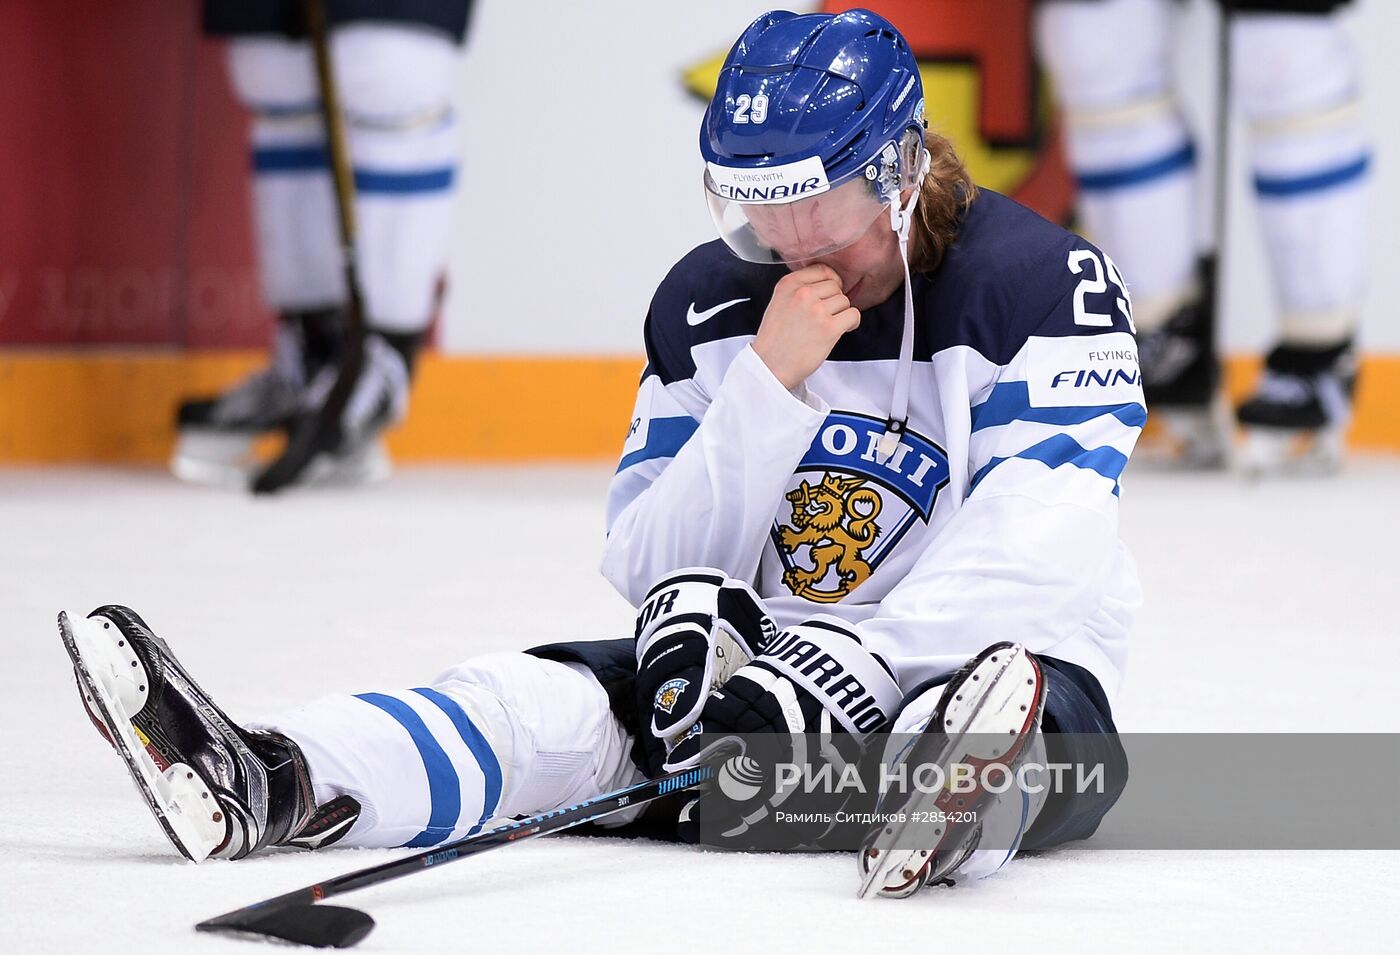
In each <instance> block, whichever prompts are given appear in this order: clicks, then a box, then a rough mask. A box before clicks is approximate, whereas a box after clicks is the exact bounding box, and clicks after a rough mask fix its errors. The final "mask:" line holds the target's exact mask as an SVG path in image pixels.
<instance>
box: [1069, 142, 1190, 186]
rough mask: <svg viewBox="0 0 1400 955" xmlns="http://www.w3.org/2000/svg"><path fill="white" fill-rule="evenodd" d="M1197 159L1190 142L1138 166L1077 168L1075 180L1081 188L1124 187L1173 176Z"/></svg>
mask: <svg viewBox="0 0 1400 955" xmlns="http://www.w3.org/2000/svg"><path fill="white" fill-rule="evenodd" d="M1195 162H1196V147H1195V145H1194V144H1192V143H1187V144H1186V145H1184V146H1182V147H1181V148H1180V149H1178V150H1177V151H1176V152H1174V153H1171V154H1169V155H1166V156H1163V157H1161V158H1160V159H1153V160H1151V161H1150V162H1145V163H1142V164H1140V165H1137V166H1124V167H1122V168H1119V169H1102V170H1098V171H1096V172H1079V171H1077V170H1076V173H1075V180H1076V181H1077V182H1078V183H1079V189H1080V191H1081V192H1104V191H1108V190H1112V189H1124V188H1127V187H1129V186H1140V185H1142V184H1143V183H1145V182H1151V181H1152V180H1154V179H1161V178H1163V177H1164V176H1170V175H1171V174H1172V173H1175V172H1180V171H1182V170H1183V169H1190V168H1191V167H1192V166H1193V165H1195Z"/></svg>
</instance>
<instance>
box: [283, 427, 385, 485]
mask: <svg viewBox="0 0 1400 955" xmlns="http://www.w3.org/2000/svg"><path fill="white" fill-rule="evenodd" d="M393 473H394V465H393V462H392V461H391V460H390V458H389V451H388V449H387V448H385V446H384V442H383V440H381V439H379V438H375V439H374V440H372V441H368V442H366V443H365V444H363V445H361V446H360V447H358V448H356V449H354V450H353V451H350V452H349V453H348V454H318V455H316V457H314V458H312V459H311V463H310V464H309V465H307V468H306V472H305V473H304V474H303V475H302V478H301V480H299V481H298V482H297V483H298V484H301V485H306V486H308V487H352V486H355V485H360V484H377V483H379V482H380V481H385V480H387V479H388V478H389V476H390V475H391V474H393Z"/></svg>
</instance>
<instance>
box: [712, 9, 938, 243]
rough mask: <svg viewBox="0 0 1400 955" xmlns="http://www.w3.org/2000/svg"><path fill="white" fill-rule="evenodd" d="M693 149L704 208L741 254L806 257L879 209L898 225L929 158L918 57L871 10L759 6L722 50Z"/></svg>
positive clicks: (856, 232) (844, 237)
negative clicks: (701, 169)
mask: <svg viewBox="0 0 1400 955" xmlns="http://www.w3.org/2000/svg"><path fill="white" fill-rule="evenodd" d="M700 152H701V155H702V156H703V157H704V159H705V195H706V198H707V200H708V201H709V205H710V213H711V215H712V216H713V217H714V220H715V225H716V227H717V228H718V230H719V234H720V236H721V237H722V238H723V239H724V241H725V243H726V244H728V246H729V247H730V249H732V250H733V251H734V253H735V254H736V255H738V256H739V257H740V258H743V259H747V260H748V261H751V262H788V263H793V262H799V261H804V260H810V259H813V258H816V257H819V256H821V255H824V254H827V253H830V252H834V251H837V250H838V249H841V248H844V247H845V246H847V245H849V244H851V243H852V242H854V241H855V240H856V239H858V238H860V237H861V236H862V235H863V234H865V232H866V231H867V230H868V229H869V228H870V226H871V224H872V223H873V222H874V220H875V218H876V217H877V216H878V215H879V214H880V213H881V212H886V213H887V214H889V215H890V224H891V227H892V228H893V229H895V230H896V231H900V227H901V221H900V212H901V211H903V210H901V200H900V194H901V192H902V191H903V190H905V189H909V188H911V187H914V186H916V185H917V184H918V182H919V180H920V178H921V177H922V175H923V172H924V170H925V169H926V168H927V166H926V161H927V160H926V154H925V152H924V99H923V84H922V82H921V80H920V77H919V67H918V63H917V62H916V61H915V59H914V55H913V53H912V52H911V51H910V49H909V44H908V43H907V42H906V41H905V39H904V37H902V36H900V34H899V31H897V30H896V29H895V28H894V26H893V25H892V24H891V23H890V22H889V21H888V20H886V19H885V18H884V17H881V16H879V15H878V14H875V13H871V12H870V11H869V10H848V11H846V12H845V13H838V14H834V15H833V14H821V13H818V14H804V15H799V14H796V13H791V12H788V11H785V10H779V11H774V12H771V13H766V14H764V15H763V16H761V17H759V18H758V19H757V20H755V21H754V22H753V23H751V24H750V25H749V27H748V29H746V30H745V31H744V32H743V34H742V35H741V36H740V37H739V39H738V41H737V42H736V43H735V44H734V47H733V49H731V50H730V51H729V56H728V57H727V58H726V59H725V61H724V66H723V67H722V68H721V70H720V76H719V85H718V88H717V89H716V90H715V95H714V98H713V99H712V100H711V101H710V105H709V108H708V109H707V110H706V111H705V119H704V122H703V124H702V126H701V131H700ZM906 228H907V226H906Z"/></svg>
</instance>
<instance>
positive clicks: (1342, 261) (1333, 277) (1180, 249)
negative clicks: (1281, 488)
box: [1037, 0, 1371, 470]
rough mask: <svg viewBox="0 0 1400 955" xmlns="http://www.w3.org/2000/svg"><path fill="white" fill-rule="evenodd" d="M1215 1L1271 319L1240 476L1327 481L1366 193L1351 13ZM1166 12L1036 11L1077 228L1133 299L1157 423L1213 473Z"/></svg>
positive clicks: (1218, 446) (1152, 5) (1202, 308)
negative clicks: (1265, 263) (1063, 132)
mask: <svg viewBox="0 0 1400 955" xmlns="http://www.w3.org/2000/svg"><path fill="white" fill-rule="evenodd" d="M1218 3H1219V4H1220V5H1221V6H1222V7H1223V8H1224V9H1225V10H1226V11H1227V13H1228V20H1229V24H1230V26H1229V34H1228V38H1229V45H1230V46H1229V57H1228V60H1229V62H1228V68H1229V72H1230V76H1229V82H1230V85H1231V95H1230V97H1229V99H1231V100H1232V101H1234V102H1236V103H1238V107H1239V112H1240V113H1241V114H1242V115H1243V117H1244V119H1245V121H1246V127H1247V132H1248V135H1247V139H1248V143H1249V164H1250V167H1251V170H1252V172H1253V180H1254V198H1255V200H1256V201H1255V207H1256V210H1257V213H1258V216H1259V226H1260V231H1261V232H1262V234H1263V238H1264V244H1265V246H1266V248H1267V251H1268V253H1269V261H1270V265H1271V266H1272V275H1273V287H1274V292H1275V296H1274V297H1275V299H1276V301H1277V305H1278V309H1279V313H1280V314H1279V321H1278V325H1277V339H1276V344H1275V345H1274V347H1273V348H1272V349H1271V350H1270V351H1269V353H1268V356H1267V358H1266V360H1265V363H1264V375H1263V377H1262V378H1261V379H1260V383H1259V387H1258V389H1257V391H1256V392H1255V393H1254V394H1253V395H1252V396H1250V397H1249V398H1248V399H1247V400H1246V401H1244V402H1243V403H1242V404H1241V405H1240V406H1239V408H1238V410H1237V417H1238V420H1239V423H1240V424H1241V425H1242V426H1243V427H1244V428H1245V430H1246V432H1247V436H1248V438H1249V440H1248V441H1247V442H1246V445H1245V455H1246V457H1245V461H1244V463H1245V464H1246V466H1247V467H1249V468H1251V469H1254V470H1276V469H1284V468H1292V467H1294V466H1297V465H1306V466H1321V467H1324V468H1333V467H1335V466H1336V465H1337V464H1338V463H1340V458H1341V446H1342V431H1343V429H1344V428H1345V426H1346V424H1347V422H1348V421H1349V419H1350V416H1351V402H1352V393H1353V391H1354V390H1355V385H1356V369H1355V357H1354V354H1353V344H1354V338H1355V334H1356V324H1357V321H1358V320H1359V318H1360V309H1361V302H1362V296H1363V294H1364V290H1365V285H1366V276H1367V272H1368V269H1367V266H1366V232H1367V228H1366V220H1367V203H1368V196H1369V195H1370V182H1371V175H1370V145H1369V143H1368V137H1367V133H1366V129H1365V126H1364V123H1363V120H1362V115H1361V110H1360V105H1361V104H1360V100H1361V75H1360V64H1359V62H1358V58H1357V55H1356V51H1355V48H1354V47H1353V45H1352V44H1351V43H1350V42H1349V41H1348V39H1347V35H1346V31H1345V29H1344V28H1343V25H1342V24H1341V23H1340V22H1338V21H1339V15H1338V13H1339V10H1340V8H1342V7H1345V6H1346V5H1347V0H1218ZM1176 6H1177V5H1176V4H1173V3H1172V2H1171V0H1042V2H1041V3H1040V5H1039V7H1038V9H1037V39H1038V45H1039V47H1040V52H1041V55H1042V57H1043V58H1044V61H1045V64H1046V67H1047V68H1048V70H1049V72H1050V74H1051V76H1052V77H1053V78H1054V81H1055V82H1054V88H1055V91H1056V93H1057V95H1058V97H1059V99H1060V102H1061V105H1062V107H1063V109H1064V111H1065V113H1066V116H1067V123H1066V129H1067V137H1066V144H1067V146H1068V151H1069V160H1070V164H1071V165H1072V166H1073V168H1074V172H1075V175H1076V177H1077V179H1078V182H1079V194H1080V201H1079V213H1080V215H1081V217H1082V218H1083V221H1084V224H1085V227H1086V228H1087V230H1088V233H1089V235H1090V236H1091V237H1092V238H1093V239H1094V241H1096V242H1098V243H1100V244H1102V245H1103V247H1104V248H1106V249H1108V250H1109V251H1110V252H1111V253H1112V254H1113V255H1114V256H1115V257H1117V258H1118V260H1119V263H1120V264H1121V265H1122V266H1123V268H1124V269H1125V270H1126V271H1127V272H1128V274H1130V275H1131V276H1132V277H1133V282H1134V283H1135V284H1134V295H1135V296H1136V305H1137V320H1138V322H1139V324H1140V326H1141V333H1142V335H1141V342H1142V369H1143V378H1144V379H1145V382H1144V383H1145V386H1146V388H1147V396H1148V400H1149V403H1150V404H1151V406H1152V410H1153V413H1154V414H1160V417H1161V420H1162V421H1163V423H1164V424H1166V425H1167V426H1168V431H1169V433H1170V436H1171V437H1173V438H1176V439H1178V440H1179V443H1180V444H1181V446H1182V450H1183V453H1184V457H1185V459H1186V463H1193V464H1217V463H1220V462H1221V461H1222V460H1223V457H1224V452H1225V449H1226V444H1227V443H1228V439H1227V437H1226V434H1225V432H1224V431H1223V430H1222V429H1221V428H1220V427H1219V424H1218V422H1217V421H1216V420H1215V418H1216V416H1215V414H1214V413H1213V410H1212V403H1213V401H1214V400H1215V396H1216V390H1217V385H1218V381H1217V380H1218V378H1219V373H1218V361H1217V358H1216V355H1215V351H1214V349H1215V338H1216V336H1215V334H1214V332H1213V325H1214V324H1215V321H1216V317H1215V316H1213V315H1212V309H1213V298H1214V295H1213V290H1212V289H1211V288H1210V287H1209V285H1210V282H1209V281H1208V280H1209V279H1212V278H1213V276H1210V275H1205V274H1201V272H1200V271H1198V269H1197V265H1196V261H1195V260H1196V234H1197V225H1196V215H1195V211H1196V209H1197V202H1196V193H1197V181H1198V176H1197V162H1196V149H1195V142H1194V139H1193V136H1192V133H1191V130H1190V127H1189V124H1188V122H1187V117H1186V113H1185V111H1184V110H1183V108H1182V104H1181V103H1180V102H1179V98H1178V96H1177V95H1176V92H1175V90H1174V84H1173V82H1172V76H1171V60H1172V55H1171V53H1172V49H1171V47H1172V44H1171V39H1172V35H1173V29H1172V27H1173V24H1172V22H1171V20H1172V17H1173V15H1174V13H1175V10H1174V8H1175V7H1176ZM1105 36H1109V37H1112V38H1113V41H1112V42H1110V43H1105V42H1104V37H1105ZM1221 68H1222V69H1225V68H1226V64H1222V65H1221ZM1216 108H1217V109H1226V108H1227V107H1226V106H1225V105H1224V104H1217V107H1216ZM1216 193H1217V195H1216V201H1217V202H1222V201H1224V194H1223V190H1222V189H1221V187H1220V186H1219V185H1217V187H1216ZM1226 264H1227V266H1228V263H1226ZM1220 318H1221V319H1223V320H1225V321H1226V322H1229V321H1232V320H1233V316H1228V315H1225V316H1220ZM1299 452H1301V453H1299Z"/></svg>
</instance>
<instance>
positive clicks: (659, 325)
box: [645, 239, 787, 384]
mask: <svg viewBox="0 0 1400 955" xmlns="http://www.w3.org/2000/svg"><path fill="white" fill-rule="evenodd" d="M786 274H787V269H786V268H785V267H783V266H781V265H756V264H754V263H752V262H745V261H744V260H742V259H740V258H738V257H737V256H735V255H734V254H733V253H732V252H730V251H729V249H728V248H727V247H726V246H725V244H724V243H723V242H721V241H720V240H719V239H715V240H714V241H712V242H706V243H705V244H704V245H701V246H697V247H696V248H694V249H692V250H691V251H690V252H689V253H687V254H686V256H685V257H684V258H682V259H681V260H680V261H679V262H677V263H676V264H675V265H674V266H672V268H671V271H670V272H669V273H667V275H666V278H664V279H663V280H662V281H661V284H660V285H659V286H658V287H657V289H656V294H655V295H653V296H652V299H651V307H650V309H648V311H647V320H646V330H645V337H646V348H647V362H648V365H647V373H649V374H656V375H658V376H660V378H661V380H662V383H663V384H670V383H671V382H673V381H679V380H683V379H686V378H689V377H691V376H692V375H694V374H695V361H694V359H693V358H692V357H691V354H690V350H691V349H692V348H694V347H695V346H696V345H699V344H702V343H704V342H710V341H717V340H719V339H722V338H733V337H735V336H738V335H753V334H756V333H757V332H758V325H759V322H760V321H762V319H763V311H764V309H766V308H767V307H768V299H769V298H770V297H771V296H772V294H773V286H774V285H776V284H777V282H778V280H779V279H780V278H782V277H783V276H784V275H786Z"/></svg>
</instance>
